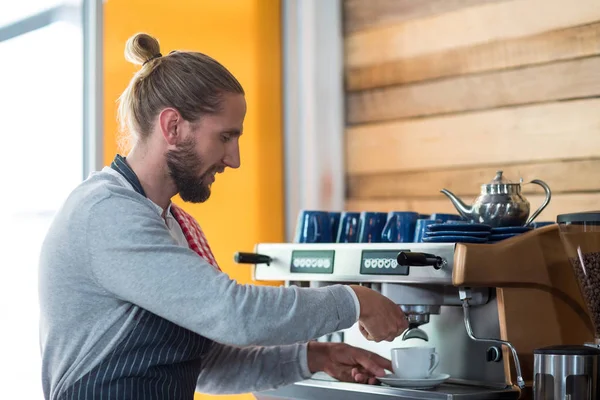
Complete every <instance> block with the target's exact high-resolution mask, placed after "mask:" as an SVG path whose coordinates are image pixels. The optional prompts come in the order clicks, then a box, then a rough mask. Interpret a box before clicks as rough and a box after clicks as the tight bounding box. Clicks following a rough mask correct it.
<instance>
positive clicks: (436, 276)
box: [253, 243, 455, 285]
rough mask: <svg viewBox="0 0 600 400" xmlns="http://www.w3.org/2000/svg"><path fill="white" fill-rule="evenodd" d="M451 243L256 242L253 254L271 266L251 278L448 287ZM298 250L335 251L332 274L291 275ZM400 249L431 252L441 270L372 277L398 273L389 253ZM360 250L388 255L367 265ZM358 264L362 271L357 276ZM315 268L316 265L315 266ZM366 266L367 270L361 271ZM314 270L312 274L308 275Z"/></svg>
mask: <svg viewBox="0 0 600 400" xmlns="http://www.w3.org/2000/svg"><path fill="white" fill-rule="evenodd" d="M454 247H455V244H454V243H435V244H434V243H310V244H308V243H307V244H304V243H302V244H298V243H260V244H257V245H256V246H255V252H256V253H259V254H265V255H268V256H270V257H271V258H272V259H273V261H272V263H271V265H269V266H266V265H264V264H260V265H256V266H255V267H254V268H253V275H254V279H256V280H266V281H268V280H275V281H323V282H355V283H358V282H403V283H428V284H446V285H451V284H452V268H453V265H454ZM296 250H300V251H315V250H317V251H330V250H331V251H335V258H334V260H333V265H332V267H333V273H332V274H326V273H321V272H319V271H322V270H323V269H319V268H316V269H315V268H314V267H312V268H311V267H310V266H308V265H305V268H303V269H299V270H301V271H303V272H291V270H290V266H291V264H292V252H293V251H296ZM401 250H411V251H414V252H418V251H422V252H427V253H434V254H436V255H438V256H440V257H442V258H443V259H444V260H446V264H445V265H444V267H443V268H441V269H435V268H434V267H432V266H431V267H409V271H410V273H409V274H408V275H375V274H372V273H374V272H377V271H378V270H387V271H389V272H390V273H393V272H394V271H399V270H400V267H399V266H398V262H397V261H396V258H395V256H392V255H393V254H396V255H397V253H399V252H400V251H401ZM364 251H390V253H389V255H386V256H385V257H383V256H382V257H380V258H378V259H377V260H379V262H380V265H378V266H376V265H372V264H369V265H367V263H368V262H370V261H372V260H363V258H362V255H363V252H364ZM361 262H362V263H363V265H362V267H363V270H364V271H369V272H371V273H370V274H365V273H361ZM315 267H316V266H315ZM365 267H368V268H365ZM312 271H315V273H312Z"/></svg>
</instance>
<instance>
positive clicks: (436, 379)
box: [377, 374, 450, 389]
mask: <svg viewBox="0 0 600 400" xmlns="http://www.w3.org/2000/svg"><path fill="white" fill-rule="evenodd" d="M449 378H450V375H448V374H432V375H431V376H430V377H429V378H422V379H406V378H398V377H397V376H396V375H394V374H387V375H386V376H382V377H379V378H377V379H378V380H379V381H380V382H382V383H385V384H386V385H389V386H393V387H399V388H406V389H431V388H434V387H436V386H438V385H440V384H442V383H444V382H446V381H447V380H448V379H449Z"/></svg>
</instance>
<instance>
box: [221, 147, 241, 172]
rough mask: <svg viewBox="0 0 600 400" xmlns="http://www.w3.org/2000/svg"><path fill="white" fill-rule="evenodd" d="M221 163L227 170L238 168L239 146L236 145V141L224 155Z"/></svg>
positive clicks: (239, 162) (239, 163) (239, 161)
mask: <svg viewBox="0 0 600 400" xmlns="http://www.w3.org/2000/svg"><path fill="white" fill-rule="evenodd" d="M223 163H224V164H225V165H227V166H228V167H229V168H239V167H240V165H241V160H240V146H239V145H238V144H237V141H236V143H235V145H234V146H231V148H230V149H228V151H227V153H225V158H224V159H223Z"/></svg>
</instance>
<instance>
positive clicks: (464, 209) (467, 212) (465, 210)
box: [441, 189, 473, 220]
mask: <svg viewBox="0 0 600 400" xmlns="http://www.w3.org/2000/svg"><path fill="white" fill-rule="evenodd" d="M441 192H442V193H443V194H445V195H446V196H448V198H449V199H450V201H451V202H452V204H454V207H455V208H456V211H458V213H459V214H460V215H461V216H462V217H463V218H465V219H467V220H471V219H473V207H470V206H468V205H466V204H465V203H463V201H462V200H461V199H459V198H458V197H456V195H455V194H454V193H452V192H451V191H449V190H447V189H442V190H441Z"/></svg>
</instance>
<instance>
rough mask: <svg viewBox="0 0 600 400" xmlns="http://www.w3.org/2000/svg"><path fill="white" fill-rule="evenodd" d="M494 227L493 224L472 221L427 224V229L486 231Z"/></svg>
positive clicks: (433, 230)
mask: <svg viewBox="0 0 600 400" xmlns="http://www.w3.org/2000/svg"><path fill="white" fill-rule="evenodd" d="M491 229H492V227H491V226H489V225H485V224H471V223H468V222H467V223H465V222H461V223H447V224H431V225H428V226H427V231H432V232H435V231H467V232H472V231H485V232H489V231H490V230H491Z"/></svg>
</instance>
